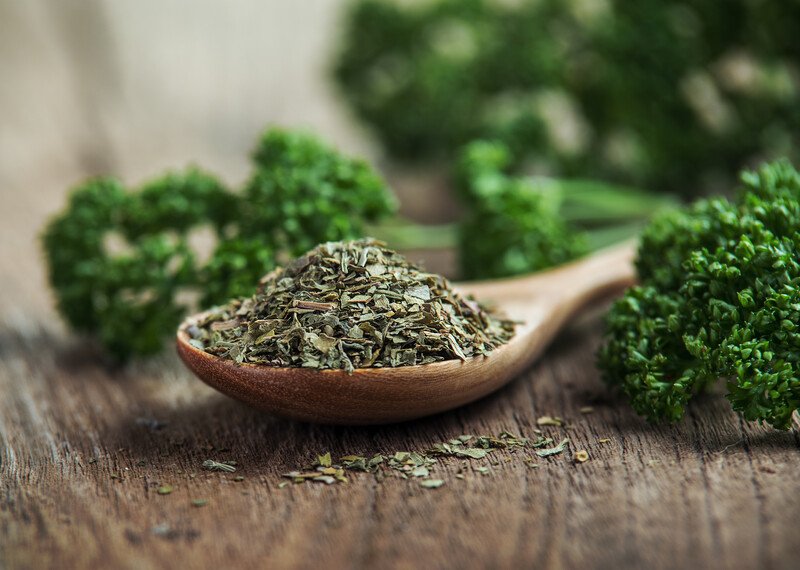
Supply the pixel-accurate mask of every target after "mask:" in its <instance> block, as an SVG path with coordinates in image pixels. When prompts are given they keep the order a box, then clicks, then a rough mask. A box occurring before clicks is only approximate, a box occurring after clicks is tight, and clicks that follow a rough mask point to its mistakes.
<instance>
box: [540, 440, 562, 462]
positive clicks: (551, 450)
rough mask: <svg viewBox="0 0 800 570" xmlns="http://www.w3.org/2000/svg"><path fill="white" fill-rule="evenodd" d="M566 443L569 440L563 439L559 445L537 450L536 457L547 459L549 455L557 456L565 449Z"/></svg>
mask: <svg viewBox="0 0 800 570" xmlns="http://www.w3.org/2000/svg"><path fill="white" fill-rule="evenodd" d="M568 443H569V438H564V439H562V440H561V443H559V444H558V445H557V446H555V447H548V448H546V449H538V450H537V451H536V455H538V456H539V457H549V456H551V455H558V454H559V453H563V451H564V450H565V449H566V447H567V444H568Z"/></svg>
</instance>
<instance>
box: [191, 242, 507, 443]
mask: <svg viewBox="0 0 800 570" xmlns="http://www.w3.org/2000/svg"><path fill="white" fill-rule="evenodd" d="M513 331H514V324H513V323H512V322H511V321H509V320H505V319H501V318H498V317H496V316H494V315H493V314H491V313H489V312H487V311H486V310H485V309H483V308H482V307H481V306H480V305H479V304H478V303H477V302H475V301H473V300H470V299H465V298H462V297H461V296H460V295H459V294H457V293H456V292H454V291H453V290H452V288H451V286H450V284H449V283H448V281H447V280H446V279H445V278H444V277H441V276H439V275H434V274H431V273H425V272H423V271H421V270H420V269H418V268H417V267H415V266H413V265H411V264H410V263H408V261H407V260H406V259H405V258H404V257H403V256H401V255H399V254H398V253H396V252H394V251H391V250H388V249H386V247H385V244H383V243H381V242H377V241H373V240H358V241H351V242H331V243H325V244H323V245H320V246H318V247H316V248H314V249H313V250H311V251H309V252H307V253H306V254H305V255H303V256H301V257H299V258H297V259H295V260H294V261H292V262H291V263H290V264H289V265H288V266H287V267H286V268H285V269H277V270H275V271H274V272H272V273H270V274H268V275H266V276H265V277H264V278H262V280H261V282H260V287H259V290H258V292H257V293H256V295H255V296H253V297H250V298H245V299H235V300H233V301H231V302H230V303H229V304H228V305H226V306H223V307H219V308H217V309H215V310H214V311H212V312H211V313H209V314H208V315H207V316H205V317H204V318H203V319H202V320H201V321H200V322H198V323H196V325H195V326H190V327H189V328H188V329H187V332H189V333H190V335H191V336H192V337H193V340H195V341H198V342H199V343H201V346H203V347H205V350H206V351H207V352H209V353H211V354H215V355H218V356H221V357H224V358H229V359H232V360H235V361H236V362H240V363H241V362H249V363H259V364H268V365H274V366H299V367H305V368H318V369H323V368H338V369H344V370H347V371H349V372H352V371H353V370H354V369H355V368H367V367H382V366H392V367H394V366H409V365H416V364H427V363H430V362H437V361H441V360H449V359H461V360H465V359H467V358H470V357H473V356H480V355H484V356H485V355H488V354H489V353H490V352H491V351H492V350H494V349H495V348H496V347H497V346H499V345H501V344H503V343H505V342H507V341H508V340H509V339H510V338H511V336H512V335H513ZM328 459H329V458H328Z"/></svg>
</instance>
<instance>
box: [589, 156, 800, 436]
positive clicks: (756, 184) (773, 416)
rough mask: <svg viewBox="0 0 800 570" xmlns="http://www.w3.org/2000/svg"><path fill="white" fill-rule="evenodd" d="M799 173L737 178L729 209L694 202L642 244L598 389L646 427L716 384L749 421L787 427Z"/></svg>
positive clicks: (661, 222) (666, 218) (785, 167)
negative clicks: (611, 391)
mask: <svg viewBox="0 0 800 570" xmlns="http://www.w3.org/2000/svg"><path fill="white" fill-rule="evenodd" d="M798 251H800V174H798V172H797V171H796V170H795V169H794V168H793V167H792V166H791V164H789V163H788V162H786V161H779V162H774V163H771V164H766V165H764V166H762V167H761V168H760V169H758V170H757V171H752V172H745V173H743V175H742V188H741V189H740V191H739V195H738V198H737V199H736V200H735V201H733V202H731V201H728V200H726V199H723V198H717V199H710V200H702V201H699V202H697V203H696V204H694V205H693V206H691V207H690V208H687V209H685V210H681V211H676V212H673V213H670V214H666V215H662V216H660V217H659V218H657V219H656V220H655V221H654V222H653V223H652V224H651V225H650V227H649V228H648V229H647V230H646V231H645V233H644V235H643V236H642V242H641V245H640V248H639V256H638V261H637V268H638V272H639V278H640V281H641V284H640V285H639V286H637V287H633V288H632V289H630V290H629V291H628V292H627V294H626V295H625V296H624V297H623V298H622V299H620V300H619V301H617V302H616V303H615V305H614V306H613V308H612V310H611V312H610V314H609V316H608V319H607V328H608V332H607V342H606V344H605V346H604V347H602V349H601V350H600V352H599V366H600V368H601V369H602V371H603V375H604V377H605V379H606V381H607V382H608V383H610V384H612V385H614V386H619V387H620V388H621V389H622V391H623V392H624V393H625V394H626V395H627V396H628V397H629V399H630V401H631V404H632V405H633V407H634V408H635V409H636V411H638V412H639V413H640V414H643V415H645V416H646V417H647V418H649V419H650V420H659V419H666V420H677V419H679V418H680V417H681V416H683V413H684V411H685V407H686V404H687V402H688V401H689V400H690V399H691V398H692V397H693V396H694V395H695V394H696V393H698V392H700V391H701V390H703V389H704V388H705V387H706V386H708V385H709V384H711V383H713V382H715V381H716V380H717V379H718V378H727V379H728V399H729V400H730V402H731V404H732V406H733V408H734V409H735V410H736V411H738V412H739V413H741V414H742V416H743V417H744V418H745V419H747V420H759V421H763V422H766V423H769V424H771V425H773V426H774V427H776V428H783V429H785V428H788V427H789V425H790V423H791V417H792V413H793V412H794V411H795V410H796V409H797V408H798V407H800V352H799V351H798V347H800V330H798V323H800V257H798Z"/></svg>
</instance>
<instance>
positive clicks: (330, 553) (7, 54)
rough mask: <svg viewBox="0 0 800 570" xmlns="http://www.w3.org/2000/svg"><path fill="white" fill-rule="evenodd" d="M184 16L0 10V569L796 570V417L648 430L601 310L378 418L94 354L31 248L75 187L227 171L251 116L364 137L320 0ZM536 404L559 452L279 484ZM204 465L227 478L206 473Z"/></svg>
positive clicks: (39, 5) (163, 362) (481, 430)
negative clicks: (529, 360) (510, 366)
mask: <svg viewBox="0 0 800 570" xmlns="http://www.w3.org/2000/svg"><path fill="white" fill-rule="evenodd" d="M181 5H183V6H185V4H182V3H179V2H176V1H173V0H170V1H162V0H159V1H153V0H148V1H142V2H136V3H120V2H106V1H100V0H86V1H85V2H81V3H78V2H72V3H66V2H65V3H61V2H46V1H43V0H31V1H30V2H27V1H26V2H19V1H14V0H0V205H2V208H0V568H2V569H5V568H10V569H16V568H36V569H38V568H59V569H61V568H156V567H165V568H166V567H169V568H175V567H186V568H194V567H196V568H256V567H258V568H280V567H289V568H306V567H307V568H349V567H353V568H358V567H362V568H363V567H373V568H392V567H396V568H437V567H461V568H472V567H476V568H480V567H483V568H516V567H542V568H545V567H552V568H573V567H575V568H615V569H618V568H676V567H682V568H797V567H800V529H798V523H797V520H798V513H800V492H799V491H800V483H798V473H800V439H799V438H798V434H797V426H795V430H794V431H792V432H775V431H772V430H769V429H766V428H762V427H759V426H756V425H752V424H747V423H743V422H741V421H740V420H739V419H738V418H737V417H736V416H735V415H734V414H732V413H731V412H730V408H729V406H728V404H727V402H726V401H725V400H724V399H722V398H721V397H720V396H719V395H718V394H717V395H710V396H707V397H703V398H702V399H701V400H700V401H699V402H697V404H695V405H693V406H692V407H691V408H690V411H689V414H688V416H687V417H686V419H685V420H683V421H682V422H680V423H678V424H677V425H674V426H655V427H654V426H649V425H647V424H645V423H644V422H643V421H641V420H640V419H639V418H637V417H636V416H635V415H634V414H633V413H632V412H631V411H630V410H629V409H628V408H627V407H626V405H625V404H624V402H621V401H620V400H618V399H616V398H615V397H614V396H613V395H611V394H609V392H608V391H607V390H606V389H605V387H604V386H603V385H602V384H601V383H600V381H599V379H598V377H597V373H596V372H595V370H594V368H593V357H592V353H593V351H594V349H595V347H596V346H597V343H598V341H599V325H598V320H597V319H596V318H594V319H590V320H589V321H587V322H585V323H584V324H583V326H581V327H578V328H573V329H572V330H571V331H569V332H567V333H565V334H564V335H562V336H561V337H560V338H559V339H558V341H557V342H556V344H555V345H554V346H553V348H552V349H551V350H549V351H548V353H547V354H546V356H545V357H544V359H543V360H542V361H540V363H539V364H538V365H536V366H534V367H533V368H531V369H530V370H529V371H527V372H526V373H525V374H523V375H522V376H521V377H520V378H519V379H518V380H517V381H515V382H513V383H512V384H510V385H509V386H507V387H506V388H504V389H503V390H501V391H500V392H498V393H496V394H494V395H492V396H490V397H488V398H486V399H484V400H481V401H480V402H477V403H475V404H472V405H470V406H467V407H465V408H462V409H459V410H457V411H454V412H451V413H447V414H444V415H441V416H438V417H434V418H431V419H427V420H422V421H417V422H414V423H408V424H401V425H396V426H390V427H381V428H330V427H318V426H312V425H307V424H301V423H293V422H289V421H284V420H279V419H275V418H272V417H270V416H268V415H264V414H262V413H258V412H255V411H253V410H250V409H248V408H247V407H244V406H243V405H240V404H238V403H236V402H233V401H231V400H228V399H226V398H225V397H224V396H221V395H218V394H216V393H215V392H213V391H212V390H211V389H210V388H208V387H206V386H205V385H204V384H202V383H201V382H200V381H198V380H196V379H195V378H193V377H192V375H191V374H190V373H189V372H187V371H186V370H185V369H184V368H183V367H182V366H181V365H180V364H179V362H178V359H177V357H176V356H175V355H174V354H173V353H172V352H167V353H166V354H164V356H162V357H159V358H157V359H155V360H152V361H149V362H147V363H139V364H134V365H131V366H129V367H127V368H123V369H113V368H108V367H106V366H104V365H103V364H102V360H101V359H100V358H99V355H98V354H97V353H96V352H95V351H94V350H93V349H92V348H91V347H89V346H87V345H86V343H85V342H84V341H82V340H81V339H79V338H77V337H75V336H72V335H70V334H69V333H68V332H67V331H65V330H64V328H63V327H62V325H60V323H59V321H58V320H57V318H56V317H55V314H54V313H53V310H52V300H51V298H50V296H49V294H48V293H47V289H46V287H45V285H44V274H43V269H42V263H41V259H40V256H39V254H38V247H37V243H36V236H37V234H38V232H39V231H40V228H41V226H42V224H43V222H44V220H45V219H46V218H47V216H49V215H50V214H52V213H53V212H54V211H56V210H58V209H59V208H61V207H62V205H63V203H64V200H65V189H66V188H67V187H68V186H70V185H71V184H74V183H75V182H76V181H78V180H80V179H82V178H83V177H84V176H86V175H89V174H96V173H98V172H114V173H117V174H119V175H121V176H122V177H123V178H124V179H125V180H126V181H128V182H131V183H136V182H139V181H141V180H143V179H145V178H147V177H149V176H152V175H153V174H156V173H157V172H159V171H160V170H161V169H162V168H165V167H179V166H183V165H184V164H186V163H187V162H190V161H192V160H196V161H198V162H199V163H200V164H203V165H205V166H207V167H208V168H210V169H212V170H214V171H217V172H220V173H221V174H222V175H223V176H225V177H226V179H228V180H230V181H234V182H235V181H237V180H242V179H244V177H245V176H246V174H247V170H246V160H245V158H244V157H245V153H246V150H247V149H248V148H249V147H250V146H251V145H252V141H253V139H254V136H255V133H256V132H258V130H260V129H261V127H262V126H263V124H265V123H266V122H268V121H279V122H282V123H284V124H304V125H306V126H308V125H313V126H314V127H315V128H318V129H320V130H321V131H322V132H323V133H324V134H326V135H327V136H329V137H330V138H333V139H335V140H337V141H338V142H340V143H341V144H343V145H344V146H345V147H347V148H353V149H369V148H371V147H369V145H368V144H366V142H365V140H364V139H363V138H361V137H358V136H355V135H353V130H352V129H350V128H345V127H346V120H345V119H344V116H345V114H343V113H342V111H341V109H340V108H338V107H336V106H335V104H334V103H333V98H332V96H331V95H330V93H327V92H326V91H325V89H326V88H325V82H324V79H323V76H322V71H323V69H324V65H323V64H324V57H323V54H324V50H325V49H326V46H327V44H328V42H329V40H330V38H331V32H330V30H331V25H330V21H331V20H332V19H333V18H334V17H335V13H336V8H337V6H338V5H339V2H334V1H333V0H331V1H327V0H313V2H312V1H311V0H309V1H308V2H302V3H300V2H296V3H295V2H282V3H277V2H253V1H251V2H247V1H237V2H236V3H235V5H234V6H230V5H229V4H227V3H226V4H225V5H223V4H220V3H218V2H213V1H208V0H203V1H199V0H198V2H195V3H193V5H192V11H191V12H190V13H187V12H186V11H185V10H184V9H182V8H181ZM278 6H280V7H281V8H280V9H278ZM298 30H302V31H303V32H304V33H299V32H298ZM209 38H212V39H209ZM98 45H101V46H103V48H102V49H97V46H98ZM254 69H255V70H258V72H254V71H253V70H254ZM9 78H10V79H9ZM323 92H325V93H327V94H326V95H324V97H323V96H322V95H320V94H321V93H323ZM412 202H413V201H410V200H409V201H407V203H412ZM422 207H423V209H424V208H425V204H424V203H422ZM587 405H591V406H594V412H593V413H592V414H581V413H579V409H580V408H581V407H582V406H587ZM542 415H551V416H552V415H558V416H563V417H564V418H566V419H567V420H568V421H569V425H570V428H569V429H564V428H556V427H543V428H542V430H543V431H544V432H545V433H546V434H547V435H551V436H553V437H554V438H558V437H561V436H562V435H564V436H568V437H570V438H571V440H572V441H573V442H574V445H575V447H573V448H572V449H571V450H570V452H569V453H568V454H565V455H561V456H556V457H553V458H549V459H536V460H535V464H536V465H538V467H537V468H532V467H529V466H528V465H527V464H526V463H525V462H523V461H521V460H520V458H519V456H511V455H507V454H504V453H502V452H500V453H498V454H497V455H496V458H497V459H498V460H499V461H498V465H496V466H492V465H490V467H491V472H490V474H489V475H480V474H478V473H476V472H473V471H472V470H471V465H472V464H469V465H468V466H467V470H466V471H465V479H464V480H459V479H456V478H455V474H456V472H457V470H458V469H460V468H461V462H459V461H455V462H452V461H451V462H445V463H443V464H442V465H441V467H440V470H439V473H440V474H441V475H442V476H443V478H444V479H446V480H447V483H446V484H445V486H444V487H442V488H440V489H435V490H425V489H421V488H419V487H418V485H417V484H416V482H414V481H405V480H401V479H396V478H389V479H387V480H385V481H383V482H377V481H376V480H374V479H373V478H372V477H371V476H369V475H355V476H353V477H352V480H351V482H350V484H349V485H347V486H345V485H337V486H331V487H327V486H323V485H317V484H313V485H311V484H306V485H303V486H289V487H286V488H279V487H278V484H279V483H280V481H281V479H280V474H281V473H283V472H286V471H288V470H291V469H295V468H299V467H304V466H305V465H307V464H308V463H310V462H311V461H312V460H313V458H314V457H315V456H316V455H318V454H320V453H324V452H325V451H330V452H332V453H333V454H334V455H342V454H349V453H365V454H366V453H373V452H393V451H397V450H402V449H406V450H413V449H419V448H424V447H427V446H429V445H431V444H433V443H436V442H440V441H443V440H446V439H449V438H451V437H453V436H457V435H459V434H463V433H474V434H497V433H499V432H500V431H501V430H511V431H514V432H520V433H521V434H523V435H528V436H531V435H534V431H533V430H534V429H536V419H537V418H538V417H540V416H542ZM603 438H608V439H610V442H609V443H599V440H600V439H603ZM576 448H582V449H586V450H587V451H588V452H589V455H590V460H589V461H588V462H586V463H584V464H580V465H576V464H574V463H573V462H572V461H571V457H572V453H571V451H572V450H574V449H576ZM526 455H529V454H526ZM209 458H212V459H230V460H235V461H237V462H239V465H240V469H239V471H237V472H236V473H235V474H230V475H228V474H219V473H210V472H207V471H203V470H202V469H201V463H202V462H203V461H204V460H206V459H209ZM507 458H508V459H511V461H508V462H507V461H506V459H507ZM479 464H480V465H484V464H485V463H479ZM237 475H243V476H244V477H245V479H244V480H242V481H239V482H237V481H236V480H235V479H234V477H235V476H237ZM166 484H169V485H172V486H173V487H174V491H173V492H172V493H171V494H169V495H159V494H158V493H157V492H156V490H157V488H158V487H159V486H161V485H166ZM193 499H207V500H208V501H209V503H208V505H207V506H205V507H202V508H197V507H193V506H192V505H191V501H192V500H193Z"/></svg>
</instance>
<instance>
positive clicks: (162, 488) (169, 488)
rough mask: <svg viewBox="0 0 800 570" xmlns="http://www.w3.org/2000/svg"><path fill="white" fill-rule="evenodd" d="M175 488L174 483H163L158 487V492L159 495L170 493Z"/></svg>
mask: <svg viewBox="0 0 800 570" xmlns="http://www.w3.org/2000/svg"><path fill="white" fill-rule="evenodd" d="M173 490H174V489H173V487H172V485H162V486H160V487H159V488H158V491H157V492H158V494H159V495H169V494H170V493H172V491H173Z"/></svg>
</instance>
